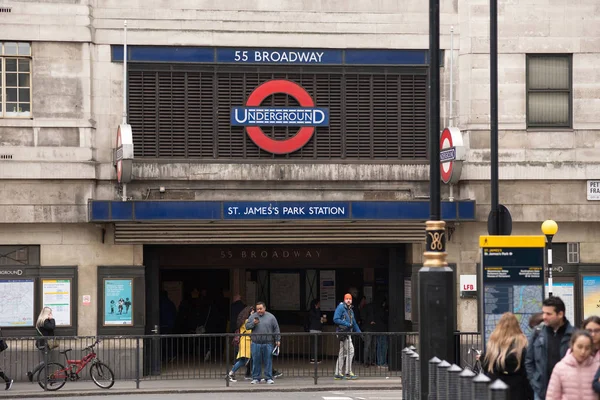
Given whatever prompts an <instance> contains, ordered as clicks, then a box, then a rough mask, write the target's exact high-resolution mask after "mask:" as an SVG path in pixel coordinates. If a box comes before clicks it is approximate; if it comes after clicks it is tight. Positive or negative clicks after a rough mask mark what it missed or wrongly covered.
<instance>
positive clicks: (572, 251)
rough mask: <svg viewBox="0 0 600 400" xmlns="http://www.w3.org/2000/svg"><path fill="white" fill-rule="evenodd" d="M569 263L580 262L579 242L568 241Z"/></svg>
mask: <svg viewBox="0 0 600 400" xmlns="http://www.w3.org/2000/svg"><path fill="white" fill-rule="evenodd" d="M567 264H579V243H577V242H571V243H567Z"/></svg>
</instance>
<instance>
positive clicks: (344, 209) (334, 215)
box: [223, 201, 350, 219]
mask: <svg viewBox="0 0 600 400" xmlns="http://www.w3.org/2000/svg"><path fill="white" fill-rule="evenodd" d="M223 211H224V213H223V219H347V218H348V217H349V216H350V203H349V202H329V201H327V202H325V201H324V202H302V201H281V202H277V201H276V202H266V201H250V202H225V203H223Z"/></svg>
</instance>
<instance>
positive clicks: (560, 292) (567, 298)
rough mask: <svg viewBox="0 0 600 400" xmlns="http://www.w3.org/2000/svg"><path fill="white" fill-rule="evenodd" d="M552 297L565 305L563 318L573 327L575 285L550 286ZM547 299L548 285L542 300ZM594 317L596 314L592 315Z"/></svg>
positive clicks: (554, 284) (556, 283)
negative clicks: (557, 298)
mask: <svg viewBox="0 0 600 400" xmlns="http://www.w3.org/2000/svg"><path fill="white" fill-rule="evenodd" d="M552 296H556V297H560V298H561V299H562V301H563V302H564V303H565V309H566V312H565V317H567V319H568V320H569V322H570V323H571V324H573V325H575V323H576V322H577V321H575V283H574V282H556V281H554V283H553V284H552ZM546 297H548V283H546V291H545V296H544V298H546ZM594 315H596V314H594Z"/></svg>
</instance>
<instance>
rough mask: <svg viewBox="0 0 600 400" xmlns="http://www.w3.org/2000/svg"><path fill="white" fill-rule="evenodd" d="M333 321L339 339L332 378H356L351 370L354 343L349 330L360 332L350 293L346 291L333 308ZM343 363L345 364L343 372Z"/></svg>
mask: <svg viewBox="0 0 600 400" xmlns="http://www.w3.org/2000/svg"><path fill="white" fill-rule="evenodd" d="M333 323H334V324H335V325H337V327H336V332H338V335H337V337H338V339H339V340H340V352H339V355H338V360H337V363H336V366H335V374H334V376H333V378H334V379H336V380H337V379H357V378H358V376H356V375H354V373H353V372H352V359H353V358H354V345H353V344H352V337H351V335H349V333H351V332H358V333H360V332H361V331H360V328H359V327H358V323H357V322H356V318H355V317H354V311H353V310H352V295H351V294H350V293H346V295H345V296H344V301H343V302H341V303H340V304H339V305H338V306H337V308H336V309H335V314H334V315H333ZM344 365H345V366H346V369H345V373H344V369H343V368H344Z"/></svg>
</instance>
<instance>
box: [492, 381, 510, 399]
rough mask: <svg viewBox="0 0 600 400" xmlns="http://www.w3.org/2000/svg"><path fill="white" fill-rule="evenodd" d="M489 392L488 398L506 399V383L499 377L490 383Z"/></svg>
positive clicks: (507, 392)
mask: <svg viewBox="0 0 600 400" xmlns="http://www.w3.org/2000/svg"><path fill="white" fill-rule="evenodd" d="M490 392H491V393H490V400H508V394H509V391H508V385H507V384H506V383H504V382H502V381H501V380H500V379H496V380H495V381H494V383H492V384H491V385H490Z"/></svg>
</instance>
